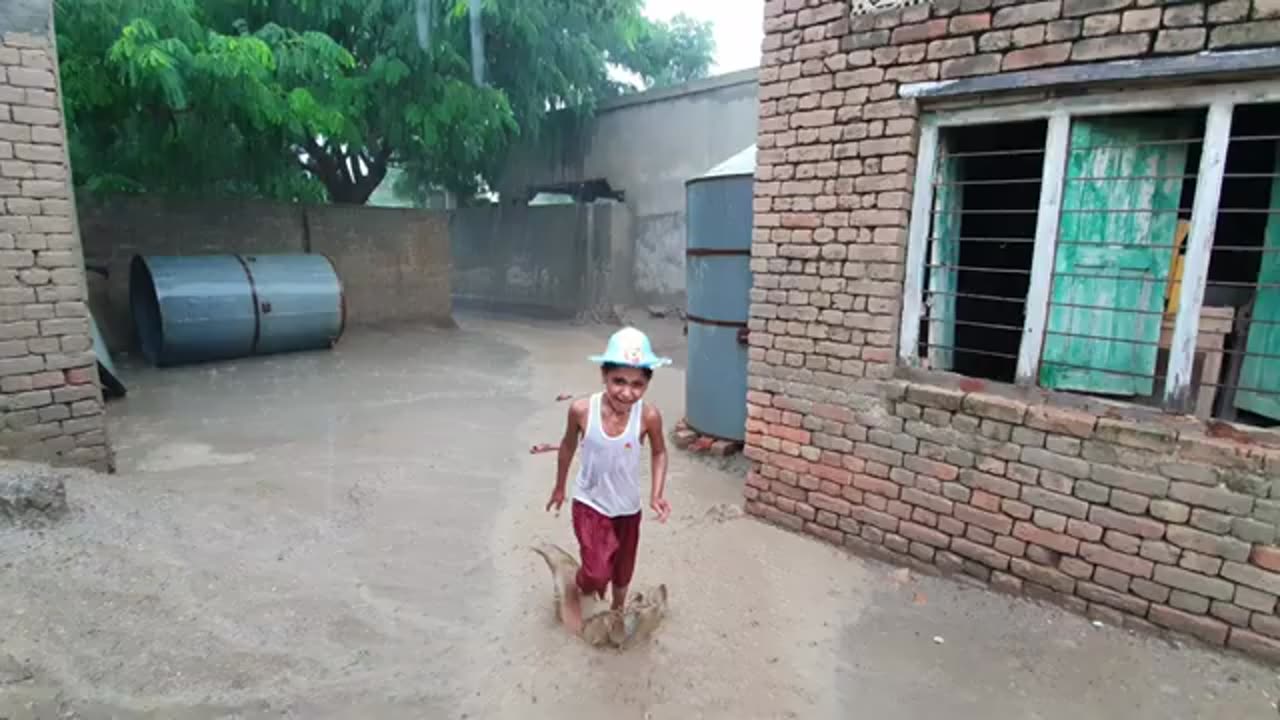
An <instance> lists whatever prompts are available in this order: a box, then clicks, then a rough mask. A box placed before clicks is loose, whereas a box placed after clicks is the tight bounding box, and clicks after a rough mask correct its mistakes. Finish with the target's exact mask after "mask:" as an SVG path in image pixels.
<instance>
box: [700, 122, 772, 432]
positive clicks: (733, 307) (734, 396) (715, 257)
mask: <svg viewBox="0 0 1280 720" xmlns="http://www.w3.org/2000/svg"><path fill="white" fill-rule="evenodd" d="M755 172H756V148H755V146H754V145H753V146H751V147H749V148H747V149H746V150H744V151H742V152H741V153H738V154H737V155H735V156H733V157H732V158H730V159H729V160H727V161H725V162H724V163H722V164H720V165H718V166H716V167H715V168H713V169H712V170H711V171H710V172H708V173H707V174H705V175H703V176H702V177H699V178H695V179H693V180H690V181H689V182H687V183H686V184H685V198H686V203H687V209H686V214H687V219H686V227H687V231H686V232H687V233H688V241H687V249H686V251H685V254H686V263H685V266H686V274H687V278H686V282H687V284H686V286H685V287H686V288H687V292H688V296H689V307H688V319H689V370H688V373H687V374H686V376H685V420H686V421H687V422H688V424H689V426H690V427H691V428H693V429H694V430H696V431H698V432H699V433H701V434H703V435H710V436H713V437H718V438H724V439H727V440H737V441H742V440H743V439H744V438H745V434H746V424H747V316H748V312H749V310H750V305H751V224H752V192H753V184H754V182H755Z"/></svg>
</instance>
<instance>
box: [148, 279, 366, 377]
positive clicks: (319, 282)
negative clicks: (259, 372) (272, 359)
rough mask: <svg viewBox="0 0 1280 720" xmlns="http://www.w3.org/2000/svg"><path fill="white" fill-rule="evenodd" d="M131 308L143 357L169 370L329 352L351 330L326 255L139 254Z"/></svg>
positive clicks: (336, 281)
mask: <svg viewBox="0 0 1280 720" xmlns="http://www.w3.org/2000/svg"><path fill="white" fill-rule="evenodd" d="M129 305H130V308H131V309H132V311H133V324H134V327H135V328H136V332H137V340H138V344H139V345H140V346H141V348H142V354H143V355H144V356H145V357H146V358H147V360H148V361H149V362H151V363H152V364H153V365H158V366H162V367H163V366H171V365H182V364H187V363H198V362H206V361H210V360H228V359H231V358H238V357H245V356H248V355H267V354H271V353H282V352H293V351H299V350H319V349H325V348H329V347H332V346H333V344H334V343H336V342H337V341H338V338H339V337H341V336H342V331H343V329H344V327H345V325H346V302H345V299H344V297H343V291H342V281H341V280H340V279H339V278H338V273H337V270H335V268H334V266H333V263H332V262H330V261H329V259H328V258H327V257H325V256H323V255H312V254H291V255H197V256H189V257H173V256H149V257H144V256H141V255H138V256H135V257H134V258H133V261H132V263H131V265H130V271H129Z"/></svg>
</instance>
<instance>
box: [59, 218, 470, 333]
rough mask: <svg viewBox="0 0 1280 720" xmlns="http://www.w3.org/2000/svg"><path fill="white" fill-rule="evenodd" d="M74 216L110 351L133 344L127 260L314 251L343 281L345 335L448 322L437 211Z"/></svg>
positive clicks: (446, 266)
mask: <svg viewBox="0 0 1280 720" xmlns="http://www.w3.org/2000/svg"><path fill="white" fill-rule="evenodd" d="M78 210H79V215H80V225H81V227H82V231H83V235H84V247H85V263H86V265H87V266H88V269H89V273H88V283H89V289H90V302H91V305H92V308H93V311H94V315H95V318H96V319H97V320H98V322H99V325H100V327H101V329H102V332H103V335H104V336H105V338H106V341H107V344H108V346H109V347H110V348H111V349H112V350H113V351H121V350H127V349H130V348H132V347H133V346H134V337H133V324H132V320H131V319H130V312H129V261H130V260H131V259H132V258H133V256H134V255H136V254H143V255H198V254H215V253H246V254H252V253H261V254H266V253H301V252H315V253H321V254H324V255H327V256H328V257H329V258H330V259H331V260H332V261H333V263H334V266H335V267H336V268H337V271H338V275H339V277H341V279H342V283H343V288H344V291H345V294H346V303H347V322H348V326H349V327H359V326H361V325H378V324H384V323H394V322H427V323H433V324H438V325H449V324H452V322H453V320H452V304H451V300H450V283H449V271H450V260H449V238H448V216H447V214H445V213H438V212H427V211H418V210H399V209H384V208H367V207H355V206H304V205H289V204H283V203H270V202H261V201H239V200H218V201H203V200H201V201H189V200H173V199H166V198H156V197H112V198H88V197H82V198H81V201H80V204H79V208H78Z"/></svg>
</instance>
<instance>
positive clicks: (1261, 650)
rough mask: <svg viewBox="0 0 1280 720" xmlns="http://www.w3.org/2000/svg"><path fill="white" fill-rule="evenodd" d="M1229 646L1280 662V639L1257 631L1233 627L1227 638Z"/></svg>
mask: <svg viewBox="0 0 1280 720" xmlns="http://www.w3.org/2000/svg"><path fill="white" fill-rule="evenodd" d="M1227 647H1229V648H1232V649H1233V650H1239V651H1241V652H1244V653H1247V654H1249V655H1253V656H1254V657H1260V658H1262V659H1264V660H1267V661H1270V662H1273V663H1280V640H1273V639H1271V638H1269V637H1264V636H1262V635H1259V634H1258V633H1255V632H1250V631H1248V630H1244V629H1241V628H1232V629H1231V635H1230V637H1229V638H1228V639H1227Z"/></svg>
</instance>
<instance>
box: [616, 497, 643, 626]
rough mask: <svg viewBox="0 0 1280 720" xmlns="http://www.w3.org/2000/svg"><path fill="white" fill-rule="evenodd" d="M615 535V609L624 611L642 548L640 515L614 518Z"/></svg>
mask: <svg viewBox="0 0 1280 720" xmlns="http://www.w3.org/2000/svg"><path fill="white" fill-rule="evenodd" d="M613 533H614V535H615V536H616V537H617V538H618V552H617V553H616V554H615V555H614V560H613V577H612V578H611V579H612V581H613V609H614V610H622V609H623V608H624V607H625V606H626V603H627V589H628V588H629V587H630V586H631V576H632V575H633V574H635V569H636V551H637V550H638V549H639V547H640V513H636V514H635V515H624V516H622V517H616V518H613Z"/></svg>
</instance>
